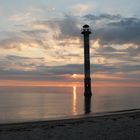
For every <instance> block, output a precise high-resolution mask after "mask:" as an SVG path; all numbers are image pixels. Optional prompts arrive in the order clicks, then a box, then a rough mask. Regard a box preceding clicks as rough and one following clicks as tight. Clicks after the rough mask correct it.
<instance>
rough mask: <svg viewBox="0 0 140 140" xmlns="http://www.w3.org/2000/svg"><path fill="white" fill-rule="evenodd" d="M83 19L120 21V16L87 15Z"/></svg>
mask: <svg viewBox="0 0 140 140" xmlns="http://www.w3.org/2000/svg"><path fill="white" fill-rule="evenodd" d="M84 18H85V19H87V20H94V21H96V20H103V19H107V20H118V19H121V18H122V16H121V15H119V14H118V15H110V14H100V15H98V16H97V15H92V14H88V15H85V16H84Z"/></svg>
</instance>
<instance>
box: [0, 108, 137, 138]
mask: <svg viewBox="0 0 140 140" xmlns="http://www.w3.org/2000/svg"><path fill="white" fill-rule="evenodd" d="M139 132H140V109H135V110H127V111H118V112H114V114H111V113H108V114H106V115H98V116H93V115H92V114H91V115H87V116H82V117H80V118H79V117H78V118H66V119H62V120H47V121H36V122H25V123H14V124H1V125H0V140H11V139H16V140H22V139H27V140H28V139H29V140H33V139H36V137H38V138H37V139H38V140H40V139H41V140H43V139H52V140H57V139H64V140H65V139H70V138H71V139H78V138H79V139H81V140H86V139H89V140H90V139H93V138H94V139H97V140H98V139H99V140H100V139H101V140H102V139H103V140H104V139H107V140H108V139H110V140H112V139H111V138H114V137H116V138H117V139H122V140H124V139H128V140H129V139H130V140H131V139H135V140H137V139H140V136H139V135H138V134H139Z"/></svg>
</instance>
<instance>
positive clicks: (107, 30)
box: [84, 14, 140, 44]
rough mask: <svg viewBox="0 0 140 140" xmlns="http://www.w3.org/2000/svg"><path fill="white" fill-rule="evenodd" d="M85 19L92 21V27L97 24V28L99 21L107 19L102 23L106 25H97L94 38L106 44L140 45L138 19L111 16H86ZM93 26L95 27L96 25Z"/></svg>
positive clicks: (139, 21)
mask: <svg viewBox="0 0 140 140" xmlns="http://www.w3.org/2000/svg"><path fill="white" fill-rule="evenodd" d="M84 18H86V19H88V20H90V21H91V25H92V23H95V27H96V24H99V21H101V20H104V19H106V21H101V22H103V23H104V24H101V25H100V24H99V25H100V26H99V25H97V27H96V28H94V30H93V33H94V38H96V39H98V38H100V40H101V41H102V42H103V43H104V44H124V43H134V44H139V43H140V19H138V18H133V17H132V18H131V17H130V18H126V17H122V16H120V15H109V14H104V15H99V16H95V15H86V16H84ZM95 21H98V22H97V23H96V22H95ZM92 26H93V27H94V25H92Z"/></svg>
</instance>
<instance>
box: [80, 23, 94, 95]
mask: <svg viewBox="0 0 140 140" xmlns="http://www.w3.org/2000/svg"><path fill="white" fill-rule="evenodd" d="M81 34H83V36H84V73H85V77H84V87H85V91H84V95H85V97H91V96H92V92H91V78H90V48H89V47H90V46H89V35H90V34H91V30H90V27H89V25H87V24H86V25H84V26H83V28H82V32H81Z"/></svg>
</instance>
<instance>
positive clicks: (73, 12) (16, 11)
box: [0, 0, 140, 86]
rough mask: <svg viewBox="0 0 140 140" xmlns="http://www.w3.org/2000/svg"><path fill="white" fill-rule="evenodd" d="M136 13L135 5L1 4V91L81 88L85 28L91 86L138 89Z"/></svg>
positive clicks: (35, 0) (109, 1)
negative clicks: (85, 30) (87, 30)
mask: <svg viewBox="0 0 140 140" xmlns="http://www.w3.org/2000/svg"><path fill="white" fill-rule="evenodd" d="M139 13H140V2H139V0H133V1H132V0H117V1H113V0H94V1H93V0H86V1H85V0H70V1H68V0H59V1H56V0H55V1H54V0H24V1H23V0H12V1H11V0H0V20H1V22H0V86H7V85H8V86H15V85H16V86H37V85H39V86H53V85H57V86H58V85H59V86H64V85H69V86H71V85H73V84H77V85H79V86H80V85H81V84H82V83H83V62H84V61H83V58H84V54H83V52H84V50H83V49H84V48H83V37H82V35H81V33H80V32H81V28H82V26H83V25H84V24H89V25H90V28H91V30H92V34H91V36H90V53H91V76H92V81H93V84H94V83H95V84H96V85H98V86H101V85H110V86H111V85H119V86H122V85H127V86H140V63H139V62H140V14H139Z"/></svg>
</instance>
